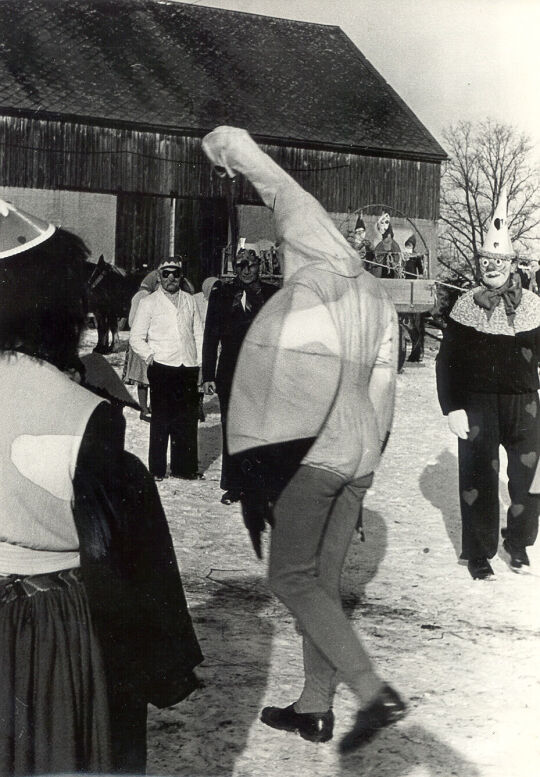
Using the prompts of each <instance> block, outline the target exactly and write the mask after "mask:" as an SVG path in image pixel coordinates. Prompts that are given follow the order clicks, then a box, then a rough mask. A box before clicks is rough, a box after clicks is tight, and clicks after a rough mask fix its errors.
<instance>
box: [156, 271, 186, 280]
mask: <svg viewBox="0 0 540 777" xmlns="http://www.w3.org/2000/svg"><path fill="white" fill-rule="evenodd" d="M159 274H160V275H161V277H162V278H168V277H169V275H172V277H173V278H180V276H181V275H182V270H160V271H159Z"/></svg>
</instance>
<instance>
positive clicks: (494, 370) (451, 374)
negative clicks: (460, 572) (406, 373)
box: [437, 190, 540, 580]
mask: <svg viewBox="0 0 540 777" xmlns="http://www.w3.org/2000/svg"><path fill="white" fill-rule="evenodd" d="M506 208H507V204H506V192H505V191H504V190H503V191H502V192H501V196H500V199H499V202H498V205H497V208H496V210H495V213H494V216H493V220H492V223H491V225H490V227H489V229H488V232H487V234H486V238H485V241H484V245H483V247H482V248H481V249H480V250H479V257H478V261H479V267H480V277H481V283H480V285H479V286H477V287H476V288H474V289H471V290H469V291H467V292H466V293H465V294H463V296H462V297H460V298H459V299H458V301H457V302H456V304H455V305H454V307H453V309H452V312H451V314H450V319H449V322H448V327H447V328H446V330H445V332H444V336H443V341H442V344H441V348H440V351H439V355H438V357H437V389H438V394H439V402H440V405H441V409H442V411H443V413H444V414H445V415H447V416H448V425H449V427H450V429H451V431H452V432H453V433H454V434H455V435H456V436H457V437H458V438H459V439H458V458H459V497H460V505H461V519H462V553H461V558H462V559H465V560H466V561H467V563H468V568H469V572H470V574H471V576H472V577H473V579H476V580H486V579H489V578H491V577H492V576H493V574H494V572H493V568H492V566H491V564H490V563H489V559H491V558H492V557H493V556H494V555H495V553H496V552H497V546H498V542H499V447H500V446H501V445H502V446H504V448H505V449H506V452H507V454H508V490H509V493H510V499H511V504H510V507H509V509H508V514H507V524H506V528H505V529H503V530H502V535H503V538H504V541H503V548H504V551H505V554H506V557H507V560H508V562H509V565H510V568H511V569H512V570H513V571H515V572H523V571H526V570H527V568H528V567H529V558H528V555H527V550H526V549H527V546H529V545H532V544H533V543H534V541H535V539H536V536H537V533H538V514H539V512H540V496H539V495H538V494H531V493H529V488H530V486H531V481H532V479H533V474H534V472H535V469H536V465H537V462H538V455H539V453H540V412H539V411H540V407H539V402H538V387H539V381H538V363H539V359H540V299H539V298H538V297H537V296H536V295H535V294H534V293H533V292H531V291H528V290H527V289H522V288H521V284H520V281H519V276H518V274H517V273H516V272H514V270H515V260H516V253H515V251H514V249H513V247H512V243H511V241H510V236H509V233H508V224H507V217H506Z"/></svg>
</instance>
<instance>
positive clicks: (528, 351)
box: [521, 348, 533, 362]
mask: <svg viewBox="0 0 540 777" xmlns="http://www.w3.org/2000/svg"><path fill="white" fill-rule="evenodd" d="M521 353H522V354H523V356H524V357H525V359H527V361H528V362H530V360H531V359H532V357H533V352H532V351H531V349H530V348H522V349H521Z"/></svg>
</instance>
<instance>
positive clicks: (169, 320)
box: [129, 256, 203, 481]
mask: <svg viewBox="0 0 540 777" xmlns="http://www.w3.org/2000/svg"><path fill="white" fill-rule="evenodd" d="M158 273H159V280H160V286H159V287H158V288H157V289H156V291H155V292H154V293H153V294H149V295H148V296H147V297H145V298H144V299H142V300H141V302H140V304H139V307H138V309H137V313H136V315H135V320H134V321H133V325H132V327H131V335H130V338H129V344H130V346H131V347H132V348H133V350H134V351H135V353H136V354H137V355H138V356H140V357H141V359H143V360H144V361H145V363H146V365H147V367H148V382H149V384H150V392H151V395H152V416H151V420H150V449H149V455H148V468H149V470H150V472H151V473H152V475H153V476H154V478H155V479H156V480H158V481H160V480H163V478H164V477H165V476H166V472H167V446H168V442H169V438H170V441H171V476H172V477H179V478H184V479H188V480H195V479H196V478H198V477H199V475H198V472H197V468H198V450H197V421H198V405H199V395H198V384H199V372H200V365H201V353H202V335H203V331H202V323H201V319H200V316H199V312H198V309H197V305H196V304H195V300H194V298H193V296H192V295H191V294H190V293H189V292H187V291H185V290H184V289H185V288H186V285H185V282H184V278H183V274H182V257H178V256H174V257H170V258H168V259H164V260H163V261H162V262H161V264H160V265H159V267H158Z"/></svg>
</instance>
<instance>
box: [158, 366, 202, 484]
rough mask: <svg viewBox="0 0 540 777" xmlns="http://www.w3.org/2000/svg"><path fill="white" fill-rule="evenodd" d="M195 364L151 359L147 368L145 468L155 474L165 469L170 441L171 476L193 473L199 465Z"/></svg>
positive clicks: (196, 373) (162, 474) (159, 473)
mask: <svg viewBox="0 0 540 777" xmlns="http://www.w3.org/2000/svg"><path fill="white" fill-rule="evenodd" d="M198 373H199V368H198V367H183V366H182V367H169V366H167V365H165V364H159V363H158V362H153V364H151V365H150V366H149V367H148V382H149V384H150V391H151V394H152V416H151V421H150V450H149V454H148V469H149V470H150V472H151V473H152V475H155V476H156V477H164V476H165V473H166V471H167V445H168V442H169V437H170V440H171V475H177V476H180V477H185V476H186V475H194V474H195V473H196V472H197V468H198V452H197V421H198V414H199V393H198V389H197V377H198Z"/></svg>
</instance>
